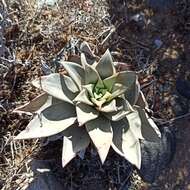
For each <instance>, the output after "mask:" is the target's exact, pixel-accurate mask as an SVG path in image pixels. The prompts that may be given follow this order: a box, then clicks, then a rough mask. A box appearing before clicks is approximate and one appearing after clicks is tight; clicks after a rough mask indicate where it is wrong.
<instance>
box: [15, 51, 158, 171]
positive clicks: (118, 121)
mask: <svg viewBox="0 0 190 190" xmlns="http://www.w3.org/2000/svg"><path fill="white" fill-rule="evenodd" d="M86 60H87V59H86V56H85V54H84V53H82V54H81V60H80V63H74V62H67V61H60V64H62V65H63V67H64V68H65V70H66V71H67V74H65V75H64V74H59V73H53V74H50V75H47V76H42V77H41V78H39V79H37V80H35V81H33V83H32V84H33V85H34V86H35V87H37V88H40V89H42V90H43V91H44V93H43V94H41V95H39V96H38V97H36V98H35V99H34V100H32V101H31V102H29V103H27V104H26V105H24V106H21V107H19V108H17V109H16V110H15V111H17V112H25V113H34V117H33V119H32V120H31V121H30V122H29V124H28V126H27V127H26V129H25V130H24V131H22V132H21V133H20V134H19V135H18V136H17V137H16V139H29V138H40V137H49V136H53V135H56V134H60V133H62V135H63V150H62V164H63V167H64V166H65V165H66V164H67V163H68V162H69V161H70V160H71V159H73V158H74V157H75V156H76V155H77V154H78V153H79V152H80V151H82V150H84V149H86V148H87V147H88V145H89V143H90V142H93V144H94V145H95V147H96V149H97V151H98V154H99V156H100V159H101V161H102V163H104V161H105V159H106V157H107V154H108V151H109V149H110V147H112V148H113V149H114V150H115V151H116V152H117V153H118V154H120V155H121V156H123V157H124V158H125V159H127V160H128V161H129V162H131V163H132V164H133V165H135V166H136V167H137V168H140V166H141V149H140V140H141V139H146V140H149V141H157V140H159V138H160V133H159V130H158V128H157V126H156V125H155V123H154V122H153V120H152V119H151V118H149V116H148V115H147V113H146V108H147V102H146V101H145V98H144V96H143V93H142V92H141V90H140V85H139V82H138V78H137V74H136V73H135V72H133V71H121V72H117V71H116V69H115V66H114V62H113V60H112V56H111V54H110V52H109V50H107V51H106V52H105V54H104V55H103V56H102V57H101V58H100V59H99V61H98V62H97V61H94V63H93V64H89V63H88V62H87V61H86Z"/></svg>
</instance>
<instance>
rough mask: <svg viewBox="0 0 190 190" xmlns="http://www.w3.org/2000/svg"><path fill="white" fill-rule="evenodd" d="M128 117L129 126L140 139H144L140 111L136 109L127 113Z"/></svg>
mask: <svg viewBox="0 0 190 190" xmlns="http://www.w3.org/2000/svg"><path fill="white" fill-rule="evenodd" d="M126 118H127V120H128V124H129V127H130V129H131V131H132V132H133V134H134V135H135V136H136V138H138V139H144V138H143V136H142V131H141V130H142V129H141V125H142V123H141V118H140V115H139V112H138V111H137V110H134V111H133V112H131V113H129V114H127V115H126Z"/></svg>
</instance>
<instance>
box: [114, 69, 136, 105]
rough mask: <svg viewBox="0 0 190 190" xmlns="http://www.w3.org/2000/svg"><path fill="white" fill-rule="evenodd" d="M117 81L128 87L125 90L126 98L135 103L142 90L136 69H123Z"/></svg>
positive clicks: (132, 103)
mask: <svg viewBox="0 0 190 190" xmlns="http://www.w3.org/2000/svg"><path fill="white" fill-rule="evenodd" d="M117 83H120V84H122V85H124V86H125V87H126V88H127V91H126V92H125V96H126V99H127V100H128V101H129V103H130V104H131V105H134V104H135V103H136V101H137V99H138V96H139V92H140V85H139V82H138V76H137V74H136V73H135V72H134V71H122V72H120V73H119V75H118V77H117Z"/></svg>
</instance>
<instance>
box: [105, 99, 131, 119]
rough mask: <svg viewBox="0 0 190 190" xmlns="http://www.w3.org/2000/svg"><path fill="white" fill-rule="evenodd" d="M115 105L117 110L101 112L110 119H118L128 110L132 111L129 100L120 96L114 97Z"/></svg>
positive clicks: (124, 115) (128, 111)
mask: <svg viewBox="0 0 190 190" xmlns="http://www.w3.org/2000/svg"><path fill="white" fill-rule="evenodd" d="M116 107H117V111H113V112H107V113H103V114H104V115H105V116H106V117H107V118H108V119H109V120H111V121H118V120H120V119H122V118H124V117H126V115H127V114H129V113H130V112H132V111H134V109H133V108H132V107H131V105H130V104H129V102H128V101H127V100H124V99H122V98H117V99H116Z"/></svg>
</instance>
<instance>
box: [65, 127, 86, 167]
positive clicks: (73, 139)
mask: <svg viewBox="0 0 190 190" xmlns="http://www.w3.org/2000/svg"><path fill="white" fill-rule="evenodd" d="M63 134H64V137H63V150H62V166H63V167H65V166H66V165H67V163H68V162H70V161H71V160H72V159H73V158H74V157H75V156H76V155H77V153H79V152H80V151H82V150H84V149H86V148H87V147H88V145H89V143H90V137H89V135H88V133H87V132H86V129H85V128H83V127H78V126H77V125H72V126H71V127H69V128H68V129H66V130H65V131H63Z"/></svg>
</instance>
